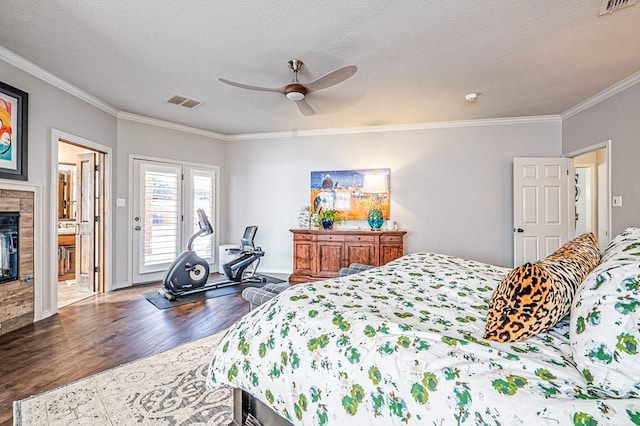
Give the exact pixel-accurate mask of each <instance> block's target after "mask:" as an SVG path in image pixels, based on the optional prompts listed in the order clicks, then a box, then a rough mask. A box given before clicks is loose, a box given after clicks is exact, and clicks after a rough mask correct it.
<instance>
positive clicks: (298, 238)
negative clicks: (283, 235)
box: [293, 234, 313, 241]
mask: <svg viewBox="0 0 640 426" xmlns="http://www.w3.org/2000/svg"><path fill="white" fill-rule="evenodd" d="M293 239H294V241H311V240H313V235H311V234H295V235H294V236H293Z"/></svg>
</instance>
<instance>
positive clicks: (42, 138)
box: [0, 60, 116, 312]
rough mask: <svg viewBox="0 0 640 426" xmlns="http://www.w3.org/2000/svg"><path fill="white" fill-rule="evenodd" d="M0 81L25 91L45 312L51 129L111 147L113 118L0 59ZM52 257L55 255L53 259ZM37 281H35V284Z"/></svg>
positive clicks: (48, 303)
mask: <svg viewBox="0 0 640 426" xmlns="http://www.w3.org/2000/svg"><path fill="white" fill-rule="evenodd" d="M0 76H2V77H1V80H2V81H3V82H4V83H6V84H9V85H11V86H14V87H16V88H18V89H20V90H23V91H25V92H27V93H28V94H29V122H28V178H29V180H28V183H29V184H32V185H36V186H39V187H42V188H43V203H42V205H36V206H35V214H36V215H37V216H39V217H40V218H41V219H42V223H43V229H42V235H41V236H40V238H41V239H40V241H41V243H42V247H44V249H43V250H42V253H43V257H42V259H40V260H41V262H42V271H43V274H42V276H40V277H35V280H36V281H37V280H41V282H40V284H41V285H43V286H46V288H47V289H49V290H51V291H46V292H45V293H44V294H43V295H42V297H43V300H42V306H43V309H44V311H45V312H47V311H49V310H50V309H51V308H52V305H53V300H52V297H55V291H56V285H57V277H51V276H49V275H50V273H49V271H50V266H51V262H50V261H51V257H52V256H56V253H49V252H48V250H47V249H46V248H48V247H50V244H51V238H52V237H53V236H54V235H55V230H53V229H51V228H50V226H49V225H50V224H51V223H52V221H55V220H56V219H57V217H55V216H54V217H52V216H53V209H51V208H50V207H49V200H50V199H51V196H50V194H51V191H52V188H55V185H56V184H57V183H56V182H50V177H51V173H52V165H51V155H52V153H51V130H52V129H57V130H61V131H64V132H66V133H70V134H73V135H75V136H80V137H82V138H84V139H88V140H91V141H94V142H97V143H100V144H102V145H106V146H110V147H115V145H116V118H115V117H114V116H113V115H110V114H108V113H106V112H104V111H102V110H100V109H98V108H96V107H94V106H92V105H90V104H89V103H87V102H84V101H82V100H80V99H78V98H77V97H75V96H72V95H70V94H68V93H67V92H64V91H62V90H60V89H57V88H56V87H54V86H52V85H50V84H48V83H46V82H45V81H43V80H41V79H39V78H36V77H34V76H33V75H31V74H29V73H27V72H24V71H22V70H21V69H18V68H16V67H14V66H12V65H10V64H9V63H7V62H5V61H1V60H0ZM15 182H16V181H12V180H3V179H0V186H2V185H3V183H8V184H13V183H15ZM54 260H55V258H54ZM37 285H38V284H37V283H36V286H37Z"/></svg>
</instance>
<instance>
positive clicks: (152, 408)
mask: <svg viewBox="0 0 640 426" xmlns="http://www.w3.org/2000/svg"><path fill="white" fill-rule="evenodd" d="M223 335H224V332H221V333H218V334H214V335H212V336H209V337H205V338H203V339H200V340H196V341H195V342H191V343H186V344H184V345H181V346H178V347H176V348H174V349H170V350H168V351H166V352H162V353H160V354H157V355H153V356H150V357H148V358H143V359H141V360H138V361H134V362H131V363H129V364H124V365H121V366H119V367H116V368H113V369H111V370H107V371H105V372H102V373H99V374H96V375H95V376H91V377H87V378H85V379H81V380H78V381H77V382H74V383H70V384H68V385H66V386H63V387H60V388H57V389H54V390H52V391H49V392H46V393H43V394H40V395H35V396H32V397H29V398H27V399H23V400H21V401H15V402H14V403H13V418H14V425H24V426H27V425H38V426H42V425H134V424H140V425H228V424H229V423H231V420H232V414H231V403H232V397H231V390H229V389H224V388H219V389H216V390H213V391H210V390H207V389H206V387H205V378H206V375H207V368H208V363H209V360H210V359H211V356H212V355H213V350H214V349H215V348H216V347H217V346H218V343H219V342H220V340H221V339H222V336H223Z"/></svg>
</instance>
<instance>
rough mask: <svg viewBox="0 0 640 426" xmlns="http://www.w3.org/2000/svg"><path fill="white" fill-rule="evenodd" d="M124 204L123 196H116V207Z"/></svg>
mask: <svg viewBox="0 0 640 426" xmlns="http://www.w3.org/2000/svg"><path fill="white" fill-rule="evenodd" d="M124 206H126V203H125V200H124V198H116V207H124Z"/></svg>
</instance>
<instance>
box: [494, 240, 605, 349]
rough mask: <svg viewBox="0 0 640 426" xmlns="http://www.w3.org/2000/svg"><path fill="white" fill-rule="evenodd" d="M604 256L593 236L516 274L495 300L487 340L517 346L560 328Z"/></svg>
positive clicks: (573, 242) (504, 281)
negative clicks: (582, 286) (584, 283)
mask: <svg viewBox="0 0 640 426" xmlns="http://www.w3.org/2000/svg"><path fill="white" fill-rule="evenodd" d="M600 256H601V254H600V249H599V247H598V242H597V240H596V237H595V235H594V234H593V233H591V232H589V233H586V234H583V235H581V236H579V237H577V238H574V239H573V240H571V241H569V242H568V243H566V244H565V245H563V246H562V247H560V248H559V249H558V250H556V251H555V252H553V253H552V254H551V255H549V256H547V257H545V258H544V259H541V260H539V261H538V262H536V263H526V264H524V265H522V266H519V267H517V268H515V269H514V270H512V271H511V272H510V273H509V274H507V276H506V277H504V278H503V279H502V281H501V282H500V284H498V286H497V287H496V288H495V290H494V291H493V294H492V295H491V299H490V300H489V310H488V313H487V323H486V326H485V334H484V338H485V339H489V340H496V341H498V342H518V341H521V340H525V339H528V338H529V337H532V336H534V335H536V334H538V333H541V332H543V331H545V330H548V329H549V328H551V327H553V326H554V325H556V324H557V323H558V321H560V320H561V319H562V318H563V317H564V316H565V315H566V314H567V313H568V312H569V309H570V308H571V301H572V299H573V296H574V294H575V293H576V290H577V289H578V287H579V286H580V284H581V283H582V281H583V280H584V279H585V278H586V277H587V275H588V274H589V272H591V270H592V269H593V268H595V267H596V266H597V265H598V262H599V261H600Z"/></svg>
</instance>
